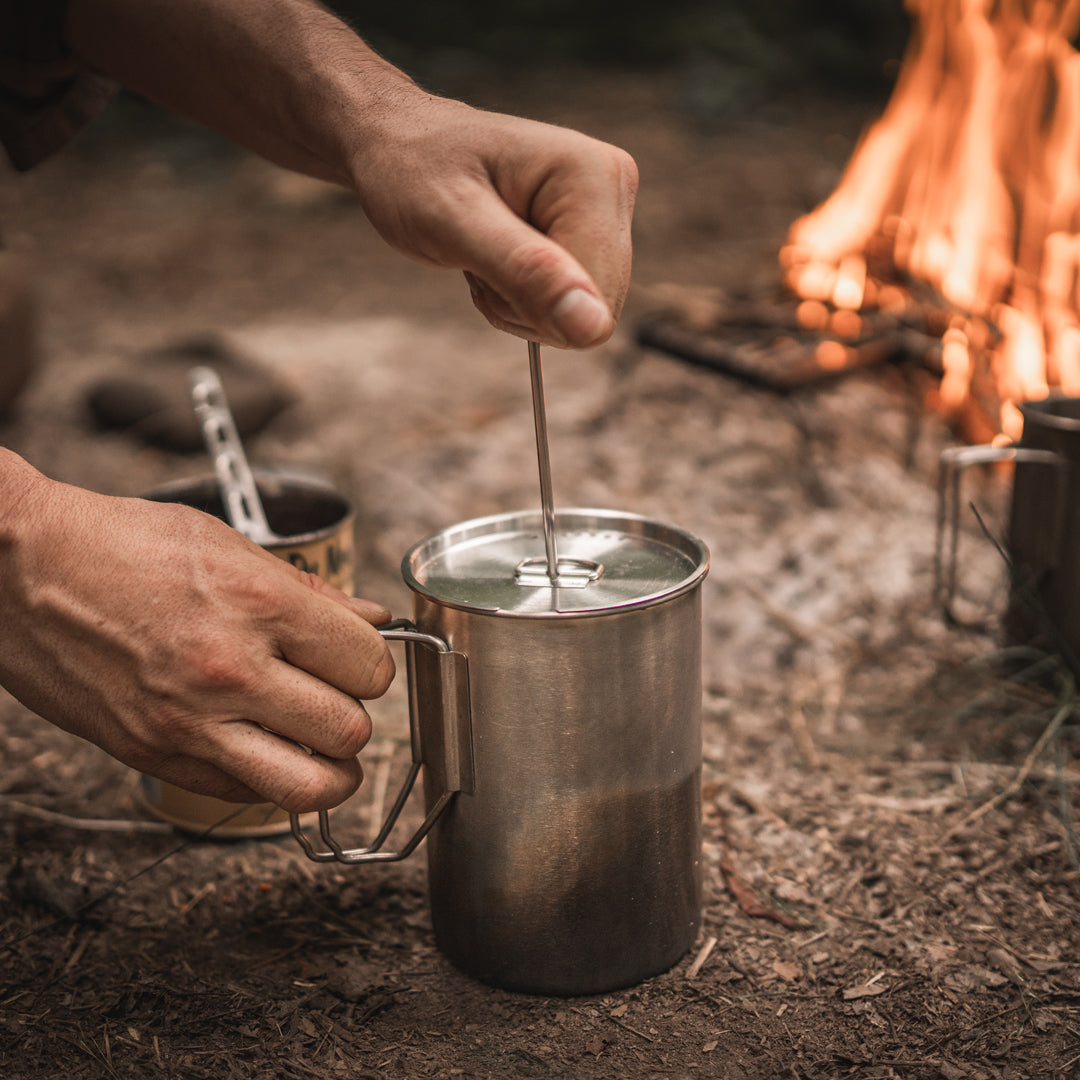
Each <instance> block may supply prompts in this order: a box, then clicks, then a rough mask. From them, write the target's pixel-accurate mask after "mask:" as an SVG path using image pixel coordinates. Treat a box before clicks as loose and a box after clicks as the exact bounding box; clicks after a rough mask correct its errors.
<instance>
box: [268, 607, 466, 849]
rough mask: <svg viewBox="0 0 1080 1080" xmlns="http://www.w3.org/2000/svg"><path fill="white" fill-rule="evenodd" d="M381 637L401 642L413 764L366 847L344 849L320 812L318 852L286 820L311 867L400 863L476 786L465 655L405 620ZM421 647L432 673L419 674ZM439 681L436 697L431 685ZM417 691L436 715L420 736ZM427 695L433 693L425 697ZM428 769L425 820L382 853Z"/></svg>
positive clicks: (294, 822)
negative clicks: (431, 792)
mask: <svg viewBox="0 0 1080 1080" xmlns="http://www.w3.org/2000/svg"><path fill="white" fill-rule="evenodd" d="M378 630H379V633H380V634H382V636H383V637H384V638H386V639H387V640H388V641H403V642H405V660H406V668H407V675H408V688H409V741H410V743H411V748H412V765H411V766H410V768H409V771H408V773H407V775H406V776H405V779H404V781H403V782H402V785H401V788H400V789H399V790H398V793H397V797H396V798H395V799H394V804H393V806H391V807H390V810H389V812H388V813H387V815H386V820H385V821H384V822H383V823H382V826H381V827H380V829H379V832H378V834H377V835H376V837H375V839H374V840H372V841H371V843H370V844H367V845H366V846H364V847H360V848H351V849H346V848H343V847H342V846H341V845H340V844H339V843H338V842H337V840H335V839H334V837H333V835H332V834H331V832H330V815H329V812H328V811H326V810H320V811H319V835H320V836H321V837H322V841H323V843H324V844H325V845H326V847H325V849H322V850H319V849H317V848H316V847H315V846H314V844H312V842H311V840H309V839H308V837H307V836H306V835H305V834H304V831H303V829H302V828H301V826H300V818H299V816H298V815H297V814H290V815H289V822H290V824H291V827H292V834H293V836H294V837H295V839H296V841H297V843H299V845H300V847H301V848H302V849H303V851H304V854H305V855H307V857H308V858H309V859H311V860H312V861H313V862H340V863H348V864H354V863H373V862H398V861H400V860H401V859H405V858H407V857H408V856H409V855H411V854H412V853H413V851H415V850H416V847H417V845H419V843H420V841H421V840H423V839H424V837H425V836H427V834H428V832H430V831H431V827H432V826H433V825H434V824H435V822H436V821H437V820H438V818H439V816H440V815H441V814H442V813H443V811H444V810H445V809H446V808H447V807H448V806H449V805H450V803H451V801H452V800H453V798H454V796H455V795H456V794H457V793H458V792H464V793H465V794H469V795H471V794H472V792H473V790H474V786H475V781H474V772H473V753H472V710H471V707H470V701H469V663H468V658H467V657H466V655H465V654H464V653H460V652H455V651H454V650H453V649H451V648H450V646H449V645H448V644H447V643H446V642H445V641H443V639H442V638H440V637H437V636H436V635H434V634H426V633H424V632H423V631H421V630H418V629H417V628H416V626H415V625H413V623H411V622H409V621H408V620H407V619H396V620H394V621H393V622H389V623H386V624H385V625H384V626H380V627H378ZM417 647H421V648H424V649H426V650H428V651H430V652H431V653H432V654H433V657H432V659H433V660H434V662H435V664H434V669H433V670H432V669H431V665H425V666H424V670H423V671H420V672H418V667H419V666H420V665H418V664H417V663H416V657H415V650H416V648H417ZM434 680H437V682H438V687H437V690H438V693H437V694H436V693H435V692H434V691H435V689H436V688H435V687H434V686H432V685H431V682H432V681H434ZM421 687H423V689H424V691H425V694H424V699H425V701H432V702H438V705H439V711H440V715H439V716H437V717H433V718H432V719H433V721H438V722H437V723H435V722H432V723H430V724H427V723H425V725H424V727H425V729H426V734H425V735H423V736H422V735H421V723H420V707H419V702H420V696H421ZM427 691H431V693H428V692H427ZM422 767H423V768H426V769H427V770H428V772H429V773H430V774H432V775H431V776H429V782H430V783H433V784H434V786H435V790H437V791H439V794H438V795H437V796H436V797H435V798H434V799H433V800H432V802H431V807H430V809H429V810H428V812H427V816H426V817H425V818H424V820H423V822H422V823H421V824H420V826H419V827H418V828H417V829H416V831H415V832H414V833H413V834H412V836H411V837H409V839H408V841H406V843H405V844H404V845H403V846H402V847H401V848H399V849H398V850H397V851H384V850H382V848H383V844H385V843H386V839H387V837H388V836H389V835H390V832H391V830H392V829H393V827H394V825H395V823H396V822H397V820H398V818H399V817H400V815H401V812H402V810H403V809H404V808H405V803H406V802H407V801H408V798H409V795H410V794H411V792H412V789H413V786H414V785H415V783H416V778H417V776H419V774H420V769H421V768H422Z"/></svg>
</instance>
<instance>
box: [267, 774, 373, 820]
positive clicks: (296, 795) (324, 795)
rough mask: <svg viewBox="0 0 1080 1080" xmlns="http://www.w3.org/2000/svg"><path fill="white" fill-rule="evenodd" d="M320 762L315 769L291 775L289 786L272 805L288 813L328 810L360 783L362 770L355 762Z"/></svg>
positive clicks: (347, 795)
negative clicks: (320, 766)
mask: <svg viewBox="0 0 1080 1080" xmlns="http://www.w3.org/2000/svg"><path fill="white" fill-rule="evenodd" d="M323 766H324V767H323V768H322V769H320V770H318V771H310V772H306V773H305V774H304V775H303V776H293V777H291V778H290V783H289V786H288V787H286V788H285V789H284V791H283V792H282V793H281V794H280V795H279V796H278V797H277V798H275V799H274V802H275V803H276V805H278V806H280V807H281V809H282V810H287V811H288V812H289V813H290V814H306V813H310V812H311V811H312V810H329V809H330V808H332V807H334V806H337V805H338V804H339V803H341V802H344V800H345V799H347V798H348V797H349V796H350V795H351V794H352V793H353V792H354V791H355V790H356V789H357V788H358V787H359V786H360V779H361V777H362V776H363V773H362V772H361V770H360V765H359V763H357V762H355V761H350V762H334V763H328V762H323ZM328 766H329V767H328Z"/></svg>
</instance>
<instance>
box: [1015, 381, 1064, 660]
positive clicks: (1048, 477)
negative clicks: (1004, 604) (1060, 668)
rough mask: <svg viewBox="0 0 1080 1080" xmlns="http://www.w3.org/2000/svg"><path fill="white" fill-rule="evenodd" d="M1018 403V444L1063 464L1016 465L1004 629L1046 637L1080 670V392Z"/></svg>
mask: <svg viewBox="0 0 1080 1080" xmlns="http://www.w3.org/2000/svg"><path fill="white" fill-rule="evenodd" d="M1020 411H1021V413H1022V414H1023V417H1024V433H1023V437H1022V438H1021V440H1020V445H1021V446H1022V447H1026V448H1030V449H1033V450H1044V451H1052V452H1053V453H1054V454H1056V455H1058V457H1059V459H1060V461H1061V463H1062V468H1061V469H1060V470H1058V469H1052V468H1047V467H1046V466H1043V465H1034V464H1031V465H1025V464H1018V465H1017V466H1016V473H1015V476H1014V477H1013V500H1012V513H1011V515H1010V525H1009V549H1010V555H1011V557H1012V564H1013V565H1012V571H1011V572H1012V578H1011V585H1010V590H1009V607H1008V611H1007V612H1006V616H1005V631H1006V634H1007V636H1008V637H1009V639H1011V640H1013V641H1020V642H1026V641H1029V640H1031V639H1032V638H1033V637H1035V638H1041V639H1042V640H1043V643H1044V644H1045V645H1047V646H1048V647H1049V648H1051V649H1055V650H1060V651H1061V652H1062V654H1063V655H1064V657H1065V659H1066V661H1067V662H1068V664H1069V665H1070V666H1071V667H1072V669H1073V671H1074V672H1077V673H1078V674H1080V398H1076V397H1064V396H1059V395H1055V396H1052V397H1049V398H1047V399H1045V400H1043V401H1034V402H1026V403H1025V404H1023V405H1021V406H1020ZM1048 638H1049V640H1047V639H1048Z"/></svg>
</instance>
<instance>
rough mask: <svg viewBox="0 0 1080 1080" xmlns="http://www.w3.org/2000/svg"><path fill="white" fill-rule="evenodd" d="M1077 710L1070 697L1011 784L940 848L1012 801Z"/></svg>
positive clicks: (969, 817) (974, 812)
mask: <svg viewBox="0 0 1080 1080" xmlns="http://www.w3.org/2000/svg"><path fill="white" fill-rule="evenodd" d="M1075 708H1076V700H1075V698H1074V697H1072V696H1070V699H1069V701H1067V702H1066V703H1065V704H1064V705H1062V706H1061V708H1060V709H1058V711H1057V712H1056V713H1054V716H1053V719H1052V720H1051V721H1050V723H1049V724H1047V725H1046V728H1045V730H1044V731H1043V733H1042V734H1041V735H1040V736H1039V738H1038V740H1037V742H1036V743H1035V745H1034V746H1033V747H1032V748H1031V753H1029V754H1028V756H1027V757H1026V758H1025V759H1024V763H1023V765H1021V766H1020V771H1019V772H1018V773H1017V774H1016V776H1015V777H1014V779H1013V781H1012V783H1011V784H1009V786H1008V787H1006V788H1004V789H1003V790H1002V791H999V792H998V793H997V794H996V795H995V796H994V797H993V798H992V799H989V800H987V801H986V802H984V803H983V804H982V806H978V807H976V808H975V809H974V810H972V811H971V813H970V814H968V815H967V816H966V817H965V818H963V819H962V820H960V821H959V822H957V823H956V824H955V825H954V826H953V827H952V828H951V829H949V830H948V831H947V832H946V833H945V835H944V836H942V838H941V839H940V840H939V841H938V846H939V847H941V846H943V845H944V844H946V843H948V841H949V840H951V839H952V838H953V837H954V836H956V834H957V833H959V832H961V831H963V830H964V829H966V828H967V827H968V826H969V825H974V824H975V822H976V821H981V820H982V819H983V818H984V817H986V815H987V814H989V813H990V812H991V811H992V810H995V809H996V808H997V807H999V806H1001V804H1002V803H1004V802H1006V801H1008V800H1009V799H1011V798H1012V797H1013V796H1014V795H1015V794H1017V792H1019V791H1020V789H1021V788H1022V787H1023V786H1024V784H1025V783H1026V782H1027V779H1028V776H1029V775H1030V773H1031V769H1032V767H1033V766H1034V764H1035V762H1036V761H1037V760H1038V759H1039V755H1040V754H1041V753H1042V752H1043V751H1044V750H1045V749H1046V747H1047V746H1048V745H1049V743H1050V741H1051V740H1052V739H1053V738H1054V736H1055V735H1057V733H1058V731H1060V730H1061V725H1062V724H1063V723H1065V720H1066V719H1067V718H1068V717H1069V716H1071V715H1072V713H1073V711H1074V710H1075Z"/></svg>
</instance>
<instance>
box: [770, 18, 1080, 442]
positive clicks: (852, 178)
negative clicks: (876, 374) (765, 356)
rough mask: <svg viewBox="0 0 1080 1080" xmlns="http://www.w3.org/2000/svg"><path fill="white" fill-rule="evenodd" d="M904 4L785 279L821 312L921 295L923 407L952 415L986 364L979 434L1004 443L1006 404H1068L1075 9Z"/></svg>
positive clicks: (1074, 322)
mask: <svg viewBox="0 0 1080 1080" xmlns="http://www.w3.org/2000/svg"><path fill="white" fill-rule="evenodd" d="M906 6H907V9H908V11H909V13H910V14H911V16H912V18H913V19H914V33H913V35H912V40H911V44H910V45H909V47H908V53H907V55H906V56H905V58H904V63H903V64H902V66H901V70H900V76H899V78H898V80H897V83H896V87H895V89H894V91H893V94H892V97H891V99H890V101H889V103H888V105H887V106H886V108H885V111H884V113H883V114H882V116H881V118H880V119H879V120H878V121H876V123H874V124H873V125H872V126H871V127H870V128H869V129H868V130H867V132H866V133H865V135H864V137H863V139H862V140H861V141H860V144H859V146H858V147H857V148H856V151H855V153H854V155H853V156H852V158H851V161H850V162H849V164H848V166H847V169H846V171H845V173H844V175H843V177H842V179H841V181H840V184H839V186H838V187H837V188H836V190H835V191H834V192H833V194H832V195H831V196H830V197H829V198H828V199H827V200H826V201H825V202H824V203H822V204H821V206H819V207H818V208H817V209H816V210H814V211H813V212H812V213H810V214H808V215H806V216H805V217H803V218H800V219H799V220H798V221H796V222H795V224H794V225H793V226H792V228H791V231H790V234H789V237H788V242H787V244H786V246H785V247H784V249H783V250H782V252H781V264H782V266H783V267H784V271H785V280H786V281H787V284H788V285H789V287H790V288H791V289H792V290H793V291H794V292H795V293H796V294H797V295H798V296H800V297H802V298H803V299H804V302H815V303H818V304H822V305H831V307H832V309H834V311H835V312H836V313H837V314H839V313H841V312H853V311H855V310H857V309H858V308H860V307H861V306H862V305H863V304H865V303H868V302H871V297H873V298H875V300H874V302H876V305H877V306H878V307H880V308H882V309H890V310H895V309H896V308H897V307H902V306H903V305H905V304H906V303H908V302H909V299H908V298H906V297H905V296H904V295H903V294H902V293H899V292H898V291H897V282H900V283H903V282H907V283H911V282H923V283H925V284H926V285H929V286H931V287H932V288H933V289H934V290H935V291H936V293H937V294H938V295H939V297H940V298H941V303H940V307H941V308H942V309H944V310H946V311H947V312H951V315H950V316H949V317H948V324H949V329H948V331H947V332H946V333H945V334H944V336H943V337H942V342H941V350H942V358H941V359H942V369H943V376H942V381H941V386H940V389H939V393H938V395H937V400H938V403H939V407H940V408H942V410H943V411H945V412H946V413H949V414H956V413H957V412H958V411H960V410H961V409H962V408H963V407H964V406H965V403H966V402H967V401H968V400H969V398H970V396H971V393H972V383H973V380H974V378H975V373H976V364H975V357H976V354H978V355H983V354H985V357H986V363H985V366H986V367H987V369H988V370H989V371H990V373H991V374H992V383H993V389H994V391H995V394H996V398H997V405H998V409H997V416H996V420H995V422H996V423H997V425H998V427H999V428H1000V430H1001V431H1003V432H1004V433H1005V434H1006V435H1008V436H1015V435H1017V434H1019V429H1018V421H1019V411H1018V410H1017V408H1016V404H1017V403H1018V402H1021V401H1024V400H1030V399H1033V398H1039V397H1044V396H1045V395H1046V394H1047V393H1048V392H1049V390H1050V388H1051V387H1059V388H1061V389H1063V390H1065V391H1066V392H1068V393H1073V394H1080V53H1078V52H1077V50H1076V49H1075V48H1073V46H1072V45H1071V44H1070V41H1071V39H1072V38H1073V36H1074V35H1075V34H1076V32H1077V30H1078V28H1080V0H906ZM883 249H884V250H886V251H887V252H888V253H889V257H890V262H891V268H890V269H891V272H892V275H893V277H894V279H895V280H894V281H891V282H890V281H887V280H881V278H882V276H883V275H882V274H881V273H880V268H879V267H878V266H877V262H876V261H875V259H874V253H880V252H881V251H882V250H883ZM868 260H869V266H868ZM869 267H872V268H873V270H872V272H871V271H870V269H869ZM875 275H876V276H875ZM814 310H815V311H816V309H814ZM801 311H802V308H801V307H800V312H801ZM815 318H816V320H817V321H818V322H819V323H820V322H821V321H822V320H821V317H820V313H817V314H816V315H815ZM826 321H827V320H826ZM979 323H981V324H982V325H983V326H984V327H985V326H986V325H987V324H989V326H990V327H991V328H992V330H993V333H991V334H990V335H989V337H988V336H987V334H985V333H982V332H981V331H980V330H979V327H978V325H977V324H979ZM984 338H985V339H986V340H983V339H984Z"/></svg>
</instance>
